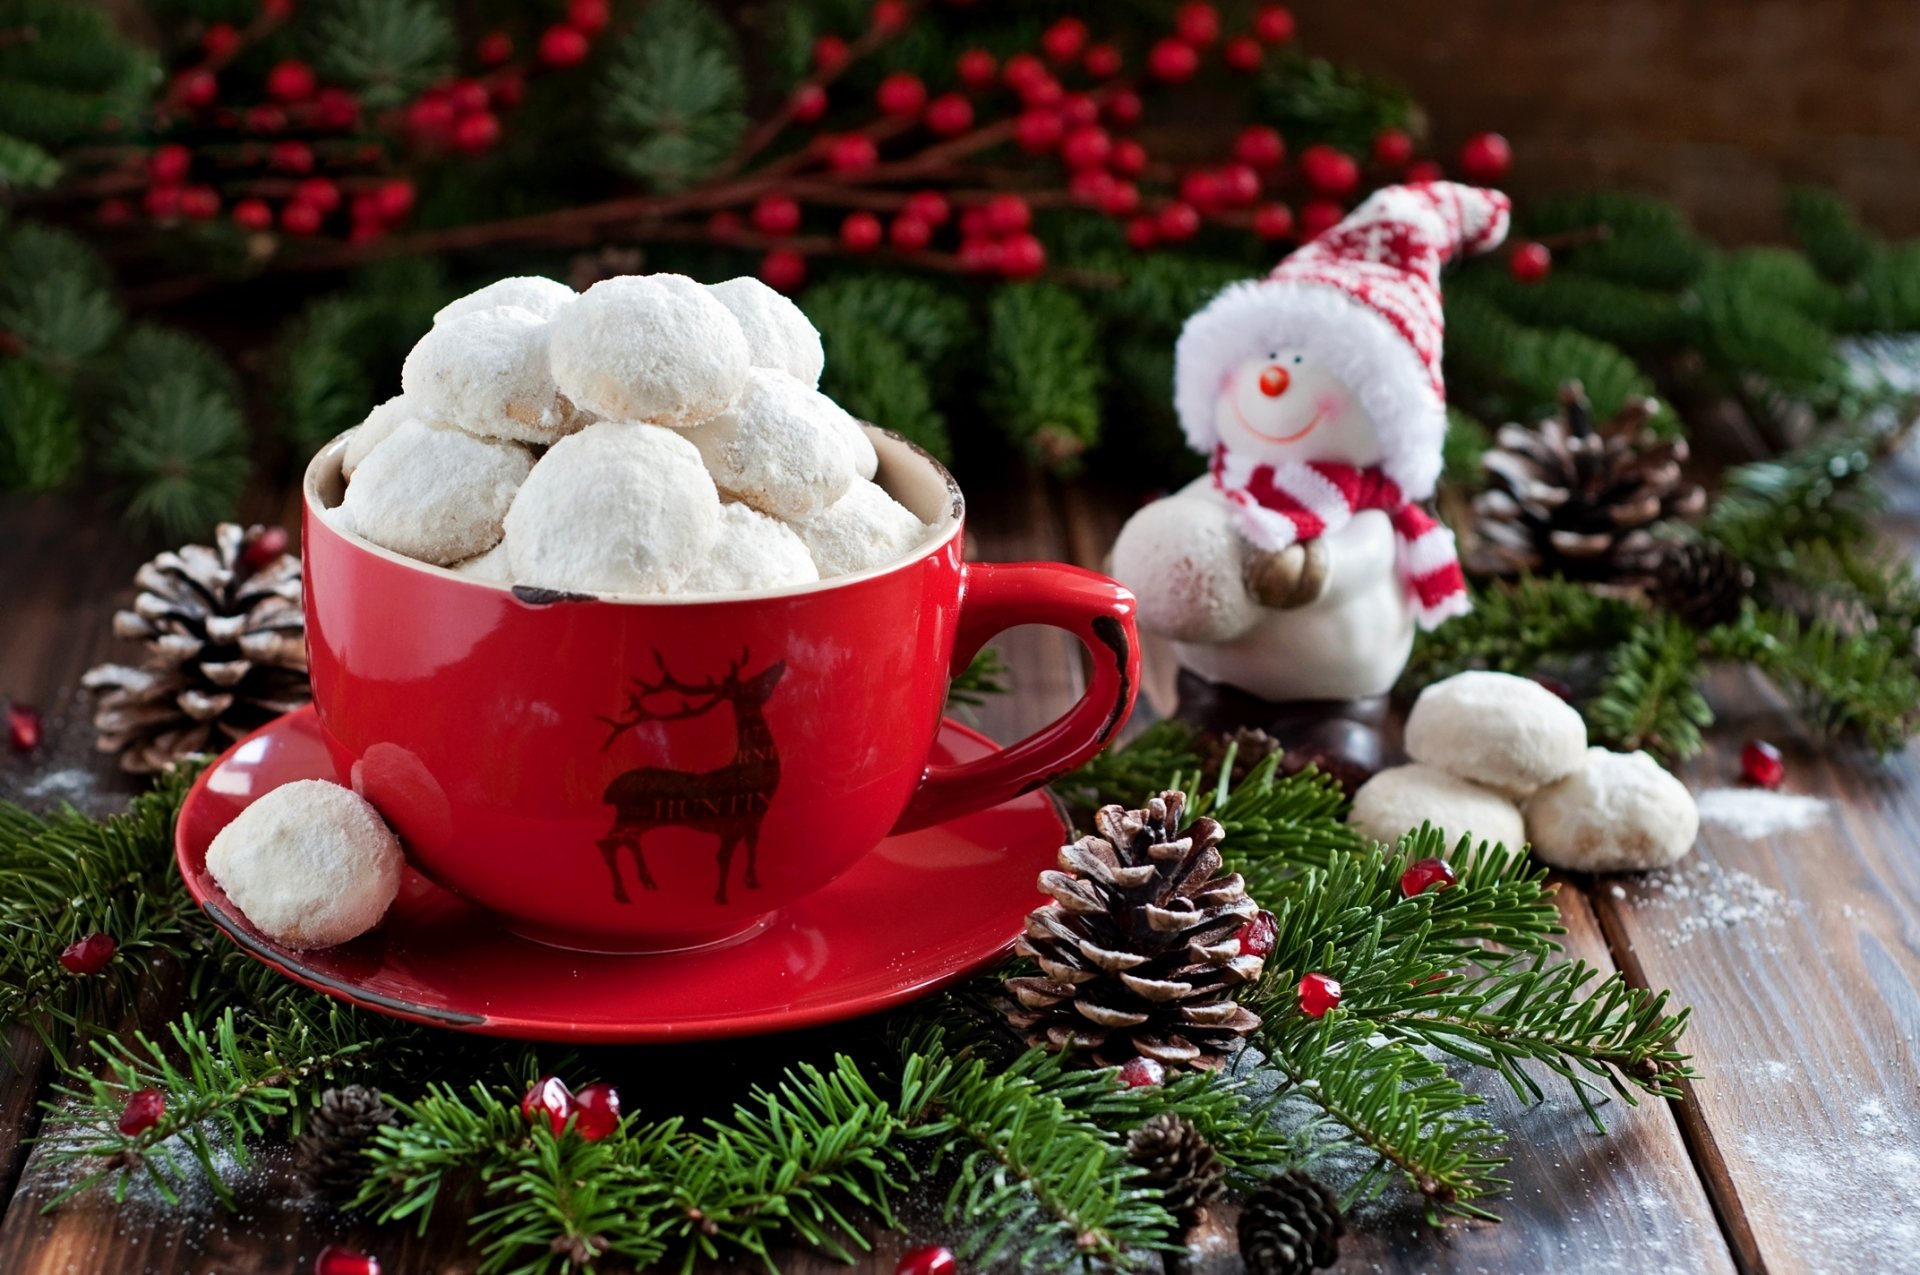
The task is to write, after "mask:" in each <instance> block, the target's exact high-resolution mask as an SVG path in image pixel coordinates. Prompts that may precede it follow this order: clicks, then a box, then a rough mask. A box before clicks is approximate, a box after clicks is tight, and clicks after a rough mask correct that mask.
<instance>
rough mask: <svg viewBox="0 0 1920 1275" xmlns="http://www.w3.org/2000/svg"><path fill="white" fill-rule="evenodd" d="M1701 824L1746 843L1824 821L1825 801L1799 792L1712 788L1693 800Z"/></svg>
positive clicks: (1825, 818) (1825, 813)
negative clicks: (1717, 829)
mask: <svg viewBox="0 0 1920 1275" xmlns="http://www.w3.org/2000/svg"><path fill="white" fill-rule="evenodd" d="M1695 802H1696V804H1698V805H1699V807H1700V819H1701V822H1703V823H1710V824H1713V825H1714V826H1715V827H1720V828H1725V829H1727V830H1728V831H1730V832H1732V833H1733V834H1734V835H1735V836H1738V837H1741V838H1743V839H1745V840H1747V841H1754V840H1757V839H1758V838H1761V837H1770V836H1773V835H1775V834H1777V833H1782V832H1796V831H1799V830H1800V829H1802V828H1811V827H1814V826H1815V825H1816V824H1822V823H1825V822H1826V821H1827V802H1826V800H1825V799H1824V798H1821V797H1808V796H1804V795H1802V794H1800V793H1792V792H1769V791H1767V790H1766V789H1764V788H1714V789H1711V790H1709V791H1707V792H1703V793H1700V794H1699V795H1698V796H1697V797H1696V798H1695Z"/></svg>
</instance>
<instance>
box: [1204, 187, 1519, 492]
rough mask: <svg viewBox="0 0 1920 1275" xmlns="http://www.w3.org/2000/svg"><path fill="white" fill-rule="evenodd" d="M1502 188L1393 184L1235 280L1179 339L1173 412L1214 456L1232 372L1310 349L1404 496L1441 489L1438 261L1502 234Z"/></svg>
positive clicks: (1443, 414)
mask: <svg viewBox="0 0 1920 1275" xmlns="http://www.w3.org/2000/svg"><path fill="white" fill-rule="evenodd" d="M1508 209H1509V203H1508V200H1507V197H1506V196H1505V195H1503V194H1501V193H1500V192H1499V191H1497V190H1482V189H1480V188H1478V187H1474V186H1461V185H1458V184H1456V183H1454V182H1422V183H1420V184H1419V185H1415V186H1387V187H1383V188H1381V189H1380V190H1377V191H1375V192H1374V193H1373V194H1372V195H1370V196H1369V197H1368V198H1367V200H1366V202H1364V203H1362V204H1361V205H1360V206H1359V207H1358V208H1355V209H1354V210H1353V211H1352V212H1351V213H1349V214H1348V215H1347V217H1346V219H1345V220H1344V221H1342V222H1341V223H1340V224H1339V225H1337V226H1335V227H1333V228H1332V229H1331V230H1328V231H1327V232H1326V233H1324V234H1322V235H1321V236H1320V237H1319V238H1318V239H1315V240H1314V241H1313V242H1312V243H1310V244H1307V245H1306V246H1305V247H1303V248H1301V249H1299V250H1298V251H1296V252H1294V253H1293V254H1292V255H1291V256H1289V257H1287V258H1286V259H1285V260H1283V261H1281V263H1280V264H1279V265H1278V266H1276V267H1274V271H1273V273H1272V274H1270V275H1268V276H1267V277H1266V278H1265V279H1249V280H1246V281H1244V282H1241V283H1235V284H1229V285H1228V286H1227V287H1226V288H1225V289H1223V290H1222V291H1221V292H1220V294H1219V295H1218V296H1216V297H1214V299H1213V300H1212V301H1210V302H1208V303H1207V305H1206V307H1205V308H1203V309H1201V310H1200V311H1198V312H1197V313H1195V314H1194V315H1193V316H1192V317H1191V318H1189V319H1188V320H1187V323H1186V326H1185V327H1184V328H1183V329H1181V332H1180V341H1179V343H1178V345H1176V346H1175V347H1174V374H1173V375H1174V406H1175V408H1177V409H1178V411H1179V413H1180V424H1181V426H1182V428H1184V429H1185V430H1186V434H1187V441H1188V442H1189V443H1191V444H1192V445H1193V447H1194V449H1195V450H1196V451H1199V452H1201V453H1202V454H1204V455H1210V454H1211V453H1212V451H1213V448H1214V444H1215V443H1216V442H1217V441H1218V438H1217V432H1216V430H1215V428H1214V410H1215V406H1216V404H1217V403H1218V401H1219V396H1220V389H1221V385H1222V383H1223V381H1224V379H1225V377H1226V376H1227V375H1228V374H1229V373H1230V372H1232V371H1233V369H1235V368H1236V367H1238V366H1239V365H1240V364H1241V363H1243V362H1245V361H1246V360H1247V359H1250V358H1255V357H1257V356H1259V355H1260V354H1262V353H1264V352H1266V351H1268V350H1275V349H1280V348H1283V347H1284V348H1290V349H1304V350H1307V351H1309V352H1311V353H1312V354H1313V355H1314V356H1315V357H1317V358H1318V359H1319V360H1320V361H1321V362H1322V363H1324V364H1326V365H1327V366H1328V367H1329V368H1330V369H1331V370H1332V371H1333V372H1334V373H1335V374H1336V375H1337V376H1339V377H1340V379H1341V380H1342V381H1344V382H1346V383H1347V385H1348V386H1350V387H1351V388H1352V389H1353V392H1354V395H1355V397H1357V398H1358V399H1359V400H1360V405H1361V406H1362V407H1364V408H1366V409H1367V413H1368V415H1370V416H1372V417H1373V421H1374V424H1375V425H1376V426H1377V427H1378V429H1379V431H1380V450H1381V465H1380V467H1381V469H1382V470H1383V471H1384V472H1385V473H1386V476H1387V477H1388V478H1391V479H1392V480H1393V481H1394V483H1396V484H1397V485H1398V486H1399V488H1400V490H1401V492H1402V494H1403V495H1404V496H1405V497H1406V498H1407V499H1409V500H1424V499H1425V498H1426V497H1428V496H1430V495H1432V494H1433V485H1434V483H1435V481H1437V480H1438V478H1439V477H1440V445H1441V442H1442V440H1443V439H1444V438H1445V436H1446V431H1447V409H1446V388H1445V385H1444V383H1443V382H1442V380H1441V377H1440V334H1441V330H1442V326H1443V322H1442V318H1441V312H1440V267H1441V266H1442V265H1444V264H1445V263H1446V262H1447V261H1448V259H1450V258H1452V257H1454V256H1455V255H1457V254H1461V253H1472V252H1484V251H1486V250H1487V249H1490V248H1494V247H1497V246H1498V245H1499V244H1500V241H1501V240H1503V239H1505V238H1506V235H1507V221H1508Z"/></svg>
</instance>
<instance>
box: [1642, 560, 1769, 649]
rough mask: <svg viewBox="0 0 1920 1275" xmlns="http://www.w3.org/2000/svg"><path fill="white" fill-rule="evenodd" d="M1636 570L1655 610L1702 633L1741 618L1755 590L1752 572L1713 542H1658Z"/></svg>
mask: <svg viewBox="0 0 1920 1275" xmlns="http://www.w3.org/2000/svg"><path fill="white" fill-rule="evenodd" d="M1638 566H1639V568H1640V571H1641V572H1642V574H1643V575H1644V577H1645V586H1644V587H1645V589H1646V593H1647V597H1648V599H1649V600H1650V601H1652V602H1653V603H1654V605H1656V606H1659V607H1662V608H1664V609H1666V610H1668V611H1671V612H1672V613H1673V614H1675V615H1677V616H1679V617H1680V618H1681V619H1682V620H1685V621H1686V622H1687V623H1689V624H1692V625H1696V626H1698V627H1701V628H1711V627H1712V626H1713V625H1716V624H1727V623H1730V622H1732V621H1733V620H1736V619H1738V618H1739V616H1740V606H1741V604H1742V603H1744V602H1745V601H1746V600H1747V594H1748V593H1750V592H1752V590H1753V572H1751V571H1749V570H1748V569H1747V566H1746V564H1745V563H1743V562H1741V561H1740V559H1738V558H1736V557H1734V556H1733V554H1732V553H1730V552H1728V550H1727V548H1726V546H1724V545H1721V544H1719V543H1717V542H1715V541H1712V540H1671V541H1666V540H1663V541H1660V542H1658V543H1657V544H1656V545H1655V546H1654V547H1653V548H1652V549H1651V550H1649V551H1648V552H1647V553H1646V554H1644V555H1643V556H1642V557H1641V559H1640V562H1639V564H1638Z"/></svg>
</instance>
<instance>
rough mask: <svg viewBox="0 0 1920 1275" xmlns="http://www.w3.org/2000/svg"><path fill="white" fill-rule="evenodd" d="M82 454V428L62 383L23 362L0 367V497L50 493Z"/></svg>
mask: <svg viewBox="0 0 1920 1275" xmlns="http://www.w3.org/2000/svg"><path fill="white" fill-rule="evenodd" d="M80 454H81V438H80V422H79V420H78V419H76V418H75V416H74V414H73V404H72V402H71V401H70V400H69V399H68V397H67V391H66V390H65V388H63V387H62V386H61V384H60V382H59V381H58V380H56V379H55V378H54V377H53V376H52V375H51V374H49V373H47V372H46V371H44V370H42V369H41V368H39V367H36V366H34V365H33V364H32V363H29V362H27V361H26V360H25V359H9V360H7V361H6V362H4V363H0V491H52V490H53V489H55V488H56V487H59V486H61V485H62V484H64V483H65V482H66V481H67V479H69V478H70V477H72V476H73V473H74V471H75V469H77V468H78V467H79V464H80Z"/></svg>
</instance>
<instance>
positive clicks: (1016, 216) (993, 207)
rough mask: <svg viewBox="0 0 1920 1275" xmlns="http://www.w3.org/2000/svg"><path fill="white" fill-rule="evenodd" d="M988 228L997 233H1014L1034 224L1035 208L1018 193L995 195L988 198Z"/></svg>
mask: <svg viewBox="0 0 1920 1275" xmlns="http://www.w3.org/2000/svg"><path fill="white" fill-rule="evenodd" d="M984 207H985V208H986V210H987V217H986V221H987V229H988V230H990V231H992V232H993V233H994V234H996V235H1014V234H1018V233H1020V232H1021V231H1023V230H1025V229H1026V228H1027V227H1028V226H1030V225H1032V224H1033V209H1031V208H1029V207H1028V206H1027V201H1026V200H1024V199H1022V198H1020V196H1018V195H995V196H994V197H993V198H991V199H989V200H987V202H986V204H985V205H984Z"/></svg>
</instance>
